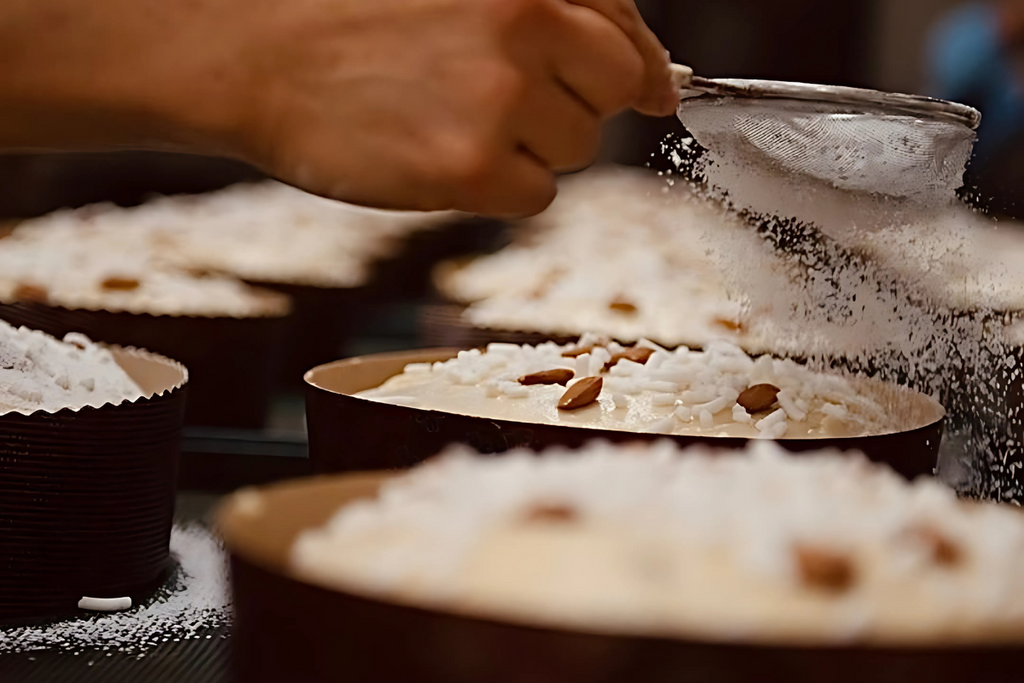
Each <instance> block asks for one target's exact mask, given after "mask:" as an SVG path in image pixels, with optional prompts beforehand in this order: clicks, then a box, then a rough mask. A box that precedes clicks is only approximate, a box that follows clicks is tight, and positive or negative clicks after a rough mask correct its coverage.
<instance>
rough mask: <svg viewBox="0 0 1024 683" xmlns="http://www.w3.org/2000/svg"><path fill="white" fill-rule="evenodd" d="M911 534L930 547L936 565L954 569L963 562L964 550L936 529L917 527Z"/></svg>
mask: <svg viewBox="0 0 1024 683" xmlns="http://www.w3.org/2000/svg"><path fill="white" fill-rule="evenodd" d="M910 533H911V534H912V535H913V536H914V537H916V538H917V540H919V541H921V542H922V543H924V544H925V545H926V546H927V547H928V549H929V551H930V553H931V556H932V561H933V562H935V564H937V565H939V566H941V567H952V566H955V565H958V564H960V562H961V561H962V560H963V556H964V552H963V549H962V548H961V547H960V546H959V545H957V544H956V543H955V542H953V541H952V540H950V538H949V537H948V536H946V535H945V534H943V533H942V532H941V531H939V530H938V529H936V528H935V527H932V526H924V525H922V526H916V527H914V528H912V529H911V530H910Z"/></svg>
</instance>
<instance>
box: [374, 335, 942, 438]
mask: <svg viewBox="0 0 1024 683" xmlns="http://www.w3.org/2000/svg"><path fill="white" fill-rule="evenodd" d="M643 344H646V345H648V347H654V348H655V349H656V350H654V351H653V353H651V354H650V355H649V357H647V358H644V359H643V361H644V362H636V361H634V360H630V359H629V358H628V357H627V356H626V355H625V354H626V353H628V351H629V349H627V348H626V347H623V346H621V345H620V344H618V343H616V342H600V340H599V339H598V338H597V336H596V335H589V334H588V335H584V336H583V337H582V338H581V340H580V343H579V344H578V345H567V346H559V345H557V344H554V343H547V344H540V345H537V346H530V345H522V346H520V345H516V344H490V345H489V346H488V347H487V349H486V350H485V351H483V352H482V351H480V350H470V351H462V352H460V353H459V354H458V356H457V357H455V358H452V359H451V360H448V361H445V362H443V363H435V364H434V365H433V366H429V365H426V366H424V365H421V364H417V365H414V366H411V367H407V368H406V370H405V372H403V373H402V374H400V375H397V376H395V377H393V378H391V379H389V380H388V381H387V382H385V383H384V384H383V385H382V386H381V387H379V388H376V389H370V390H367V391H364V392H361V393H359V394H358V396H360V397H362V398H368V399H372V400H375V401H381V402H384V403H392V404H399V405H406V406H418V407H422V408H429V409H432V410H441V411H446V412H452V413H457V414H463V415H474V416H477V417H489V418H495V419H512V420H516V421H522V422H537V423H547V424H563V425H572V426H578V427H588V428H600V429H614V430H619V431H635V432H648V433H657V434H701V435H709V436H710V435H714V436H736V437H747V438H772V439H778V438H784V437H786V438H826V437H837V436H859V435H866V434H887V433H893V432H898V431H906V430H910V429H916V428H918V427H922V426H924V425H927V424H931V423H934V422H935V421H937V420H938V419H940V417H941V415H942V410H941V408H940V407H939V406H938V405H937V404H936V403H935V402H934V401H933V400H931V399H930V398H928V397H927V396H923V395H920V394H914V393H913V392H899V391H896V390H895V388H894V387H890V386H886V385H883V384H881V383H866V382H859V381H856V380H851V379H849V378H845V377H842V376H840V375H837V374H826V373H822V372H814V371H812V370H809V369H808V368H806V367H803V366H801V365H799V364H798V363H795V362H794V361H792V360H786V359H777V358H772V357H771V356H766V355H762V356H750V355H748V354H747V353H745V352H744V351H743V350H742V349H740V348H739V347H737V346H735V345H733V344H730V343H729V342H725V341H715V342H711V343H709V344H707V345H706V347H705V349H704V350H703V351H691V350H690V349H688V348H687V347H680V348H678V349H675V350H674V351H668V350H666V349H664V348H661V347H659V346H658V345H657V344H653V343H651V342H649V341H647V340H643V341H642V342H641V345H643ZM634 348H635V347H634ZM577 350H579V351H583V350H586V351H587V352H585V353H579V354H578V355H576V351H577ZM573 355H575V357H571V356H573ZM612 358H615V362H614V365H613V364H612V363H611V362H610V361H611V359H612ZM609 366H610V367H609ZM551 370H566V371H570V374H571V373H574V377H573V378H572V379H571V380H570V383H569V387H570V388H571V387H572V386H573V383H574V382H577V381H580V380H581V379H582V378H585V377H595V376H599V377H601V378H602V383H603V388H602V391H601V394H600V396H599V397H598V399H597V401H595V402H594V403H593V404H591V405H589V406H587V407H585V408H582V409H579V410H574V411H573V412H572V413H571V414H566V413H565V412H564V411H560V410H558V408H557V404H558V401H559V398H560V396H562V394H563V393H564V392H565V387H563V386H560V385H558V384H532V385H530V386H524V385H523V384H522V383H520V381H519V379H520V378H522V377H525V376H527V375H531V374H533V373H542V372H545V371H551ZM758 384H762V385H770V386H771V387H772V388H773V389H774V391H775V393H772V394H771V396H770V400H767V401H766V402H764V405H758V406H748V407H750V408H752V409H751V410H750V411H749V412H748V411H747V410H745V409H744V406H741V405H739V404H738V401H740V400H741V399H740V396H741V393H743V392H744V391H745V390H747V389H748V388H750V387H753V386H755V385H758ZM616 397H619V398H616ZM737 409H738V410H737Z"/></svg>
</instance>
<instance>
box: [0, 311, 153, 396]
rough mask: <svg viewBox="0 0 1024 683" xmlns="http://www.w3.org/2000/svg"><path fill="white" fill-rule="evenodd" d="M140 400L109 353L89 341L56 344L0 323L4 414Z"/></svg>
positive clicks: (71, 338)
mask: <svg viewBox="0 0 1024 683" xmlns="http://www.w3.org/2000/svg"><path fill="white" fill-rule="evenodd" d="M142 395H143V392H142V390H141V389H140V388H139V387H138V385H136V384H135V382H134V381H133V380H132V379H131V377H129V376H128V373H126V372H125V371H124V370H123V369H122V368H121V367H120V366H119V365H118V364H117V362H116V361H115V360H114V356H113V355H112V354H111V352H110V351H109V350H108V349H106V348H104V347H102V346H99V345H98V344H94V343H92V342H91V341H89V339H87V338H86V337H85V336H83V335H81V334H77V333H71V334H68V335H67V336H66V337H65V338H64V341H58V340H57V339H54V338H53V337H51V336H49V335H47V334H44V333H42V332H38V331H35V330H30V329H28V328H25V327H21V328H14V327H13V326H11V325H9V324H7V323H6V322H3V321H0V414H3V413H8V412H16V413H22V414H25V415H28V414H31V413H33V412H35V411H37V410H42V411H47V412H57V411H59V410H61V409H63V408H71V409H73V410H77V409H79V408H83V407H85V406H93V407H97V408H98V407H100V406H102V405H105V404H107V403H113V404H118V403H121V402H122V401H125V400H128V401H132V400H135V399H137V398H140V397H141V396H142Z"/></svg>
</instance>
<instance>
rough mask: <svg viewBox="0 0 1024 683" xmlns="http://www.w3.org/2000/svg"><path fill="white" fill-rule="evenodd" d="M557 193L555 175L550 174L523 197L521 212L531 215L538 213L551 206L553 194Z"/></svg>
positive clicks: (553, 199) (553, 198)
mask: <svg viewBox="0 0 1024 683" xmlns="http://www.w3.org/2000/svg"><path fill="white" fill-rule="evenodd" d="M557 193H558V187H557V185H556V184H555V176H554V174H551V175H550V176H548V178H547V179H546V182H544V183H540V184H539V185H538V186H537V187H536V188H533V189H532V190H531V191H530V192H529V193H528V194H527V195H526V196H525V197H524V198H523V201H522V212H523V214H524V215H527V216H533V215H536V214H538V213H540V212H541V211H543V210H544V209H546V208H548V207H549V206H551V202H553V201H555V195H556V194H557Z"/></svg>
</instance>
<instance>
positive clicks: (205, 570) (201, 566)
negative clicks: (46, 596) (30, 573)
mask: <svg viewBox="0 0 1024 683" xmlns="http://www.w3.org/2000/svg"><path fill="white" fill-rule="evenodd" d="M171 553H172V555H173V556H174V557H175V558H176V559H177V561H178V565H179V567H178V569H177V572H176V574H175V575H174V577H173V578H172V579H171V581H170V583H169V584H168V585H167V586H165V587H164V588H162V589H161V590H160V591H158V593H157V595H156V596H154V597H153V599H152V600H151V601H149V602H148V603H146V604H143V605H141V606H139V607H136V608H133V609H131V610H128V611H125V612H114V613H110V614H102V615H97V616H87V617H82V618H77V619H72V620H68V621H62V622H58V623H54V624H48V625H44V626H25V627H20V628H13V629H7V630H0V655H2V654H5V653H11V652H25V651H31V650H47V649H55V650H64V651H73V652H83V651H108V652H110V651H113V652H126V653H139V654H140V656H141V655H144V653H145V651H146V650H148V649H150V648H153V647H156V646H158V645H160V644H161V643H166V642H171V641H174V642H177V641H181V640H190V639H195V638H209V637H211V636H209V634H207V633H206V631H208V630H209V629H211V628H215V627H218V626H222V625H224V624H227V623H228V622H229V620H230V606H231V602H230V591H229V585H228V566H227V557H226V555H225V553H224V550H223V548H222V546H221V544H220V542H219V541H218V540H217V539H216V538H214V536H213V535H212V534H211V533H210V531H208V530H207V529H205V528H204V527H202V526H200V525H190V526H175V527H174V529H173V530H172V532H171Z"/></svg>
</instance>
